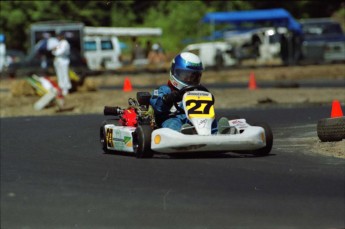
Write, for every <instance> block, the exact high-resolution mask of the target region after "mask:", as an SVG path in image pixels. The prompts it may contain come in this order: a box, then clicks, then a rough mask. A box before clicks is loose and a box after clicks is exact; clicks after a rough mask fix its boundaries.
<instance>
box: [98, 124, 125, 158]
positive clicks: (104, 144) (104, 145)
mask: <svg viewBox="0 0 345 229" xmlns="http://www.w3.org/2000/svg"><path fill="white" fill-rule="evenodd" d="M107 124H114V125H115V126H119V125H120V124H119V119H108V120H105V121H104V122H102V124H101V127H100V132H99V137H100V143H101V147H102V150H103V152H104V153H105V154H109V153H112V152H114V151H112V150H109V149H108V148H107V139H106V136H107V134H106V132H105V129H104V126H105V125H107Z"/></svg>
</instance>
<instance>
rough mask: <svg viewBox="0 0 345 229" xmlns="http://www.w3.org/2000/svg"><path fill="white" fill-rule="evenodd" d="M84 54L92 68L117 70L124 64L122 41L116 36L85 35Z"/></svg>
mask: <svg viewBox="0 0 345 229" xmlns="http://www.w3.org/2000/svg"><path fill="white" fill-rule="evenodd" d="M84 56H85V58H86V62H87V65H88V67H89V68H90V69H91V70H96V71H97V70H105V69H107V70H115V69H118V68H120V67H121V66H122V63H121V47H120V42H119V40H118V38H117V37H116V36H111V37H106V36H84Z"/></svg>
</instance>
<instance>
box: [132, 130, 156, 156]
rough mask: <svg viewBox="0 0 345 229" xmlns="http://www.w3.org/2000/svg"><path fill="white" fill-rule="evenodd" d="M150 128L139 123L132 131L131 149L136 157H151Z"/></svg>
mask: <svg viewBox="0 0 345 229" xmlns="http://www.w3.org/2000/svg"><path fill="white" fill-rule="evenodd" d="M151 134H152V128H151V127H150V126H149V125H139V126H138V127H137V128H136V130H135V131H134V132H133V150H134V153H135V155H136V157H137V158H151V157H153V151H152V150H151Z"/></svg>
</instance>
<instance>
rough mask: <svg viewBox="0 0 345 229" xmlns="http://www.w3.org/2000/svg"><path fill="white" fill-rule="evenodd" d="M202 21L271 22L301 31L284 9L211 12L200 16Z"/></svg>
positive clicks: (218, 22) (216, 22)
mask: <svg viewBox="0 0 345 229" xmlns="http://www.w3.org/2000/svg"><path fill="white" fill-rule="evenodd" d="M202 22H204V23H214V24H220V23H233V24H236V25H239V24H240V23H243V22H254V23H255V22H272V24H273V25H274V26H283V27H287V28H288V29H290V30H292V31H294V32H296V33H301V32H302V29H301V25H300V24H299V23H298V22H297V21H296V20H295V19H294V18H293V17H292V16H291V15H290V13H289V12H288V11H286V10H285V9H281V8H278V9H267V10H247V11H237V12H212V13H208V14H206V15H205V16H204V17H203V18H202Z"/></svg>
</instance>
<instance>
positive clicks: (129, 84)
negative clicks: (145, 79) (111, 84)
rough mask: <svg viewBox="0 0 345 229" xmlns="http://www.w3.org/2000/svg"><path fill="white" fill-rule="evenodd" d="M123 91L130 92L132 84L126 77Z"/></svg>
mask: <svg viewBox="0 0 345 229" xmlns="http://www.w3.org/2000/svg"><path fill="white" fill-rule="evenodd" d="M123 91H132V84H131V81H130V80H129V78H128V77H126V78H125V82H124V84H123Z"/></svg>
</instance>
